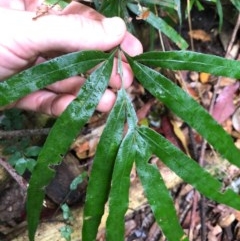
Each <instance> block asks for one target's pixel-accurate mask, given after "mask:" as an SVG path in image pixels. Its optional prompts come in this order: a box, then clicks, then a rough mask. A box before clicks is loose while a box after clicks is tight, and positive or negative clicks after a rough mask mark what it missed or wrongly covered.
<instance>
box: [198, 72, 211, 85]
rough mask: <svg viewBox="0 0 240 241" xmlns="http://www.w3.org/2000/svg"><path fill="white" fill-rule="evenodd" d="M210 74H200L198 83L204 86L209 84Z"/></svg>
mask: <svg viewBox="0 0 240 241" xmlns="http://www.w3.org/2000/svg"><path fill="white" fill-rule="evenodd" d="M210 76H211V75H210V74H209V73H204V72H202V73H200V81H201V82H202V83H203V84H206V83H208V82H209V79H210Z"/></svg>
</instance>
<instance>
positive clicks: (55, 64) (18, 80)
mask: <svg viewBox="0 0 240 241" xmlns="http://www.w3.org/2000/svg"><path fill="white" fill-rule="evenodd" d="M108 57H109V54H105V53H103V52H100V51H80V52H76V53H70V54H67V55H64V56H61V57H57V58H55V59H51V60H49V61H47V62H44V63H42V64H39V65H36V66H34V67H32V68H30V69H27V70H24V71H22V72H21V73H19V74H16V75H14V76H13V77H11V78H9V79H7V80H5V81H3V82H0V96H1V98H0V106H4V105H7V104H10V103H11V102H14V101H16V100H18V99H19V98H21V97H23V96H25V95H27V94H30V93H31V92H34V91H36V90H39V89H42V88H44V87H45V86H47V85H49V84H52V83H54V82H56V81H59V80H63V79H65V78H68V77H71V76H75V75H78V74H80V73H84V72H86V71H87V70H89V69H91V68H93V67H94V66H96V65H97V64H99V63H100V62H102V61H103V60H105V59H107V58H108Z"/></svg>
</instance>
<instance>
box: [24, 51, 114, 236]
mask: <svg viewBox="0 0 240 241" xmlns="http://www.w3.org/2000/svg"><path fill="white" fill-rule="evenodd" d="M113 57H114V53H113V54H111V56H110V57H109V58H108V60H106V61H105V63H104V64H103V65H102V66H101V67H99V68H98V69H97V70H95V71H94V72H93V73H92V74H91V75H90V77H89V78H88V79H87V81H86V82H85V84H84V85H83V87H82V88H81V90H80V93H79V96H78V97H77V99H75V100H74V101H73V102H72V103H71V104H70V105H69V106H68V108H67V109H66V110H65V111H64V113H63V114H62V115H61V116H60V117H59V118H58V119H57V121H56V123H55V125H54V126H53V128H52V130H51V132H50V133H49V136H48V138H47V140H46V142H45V144H44V147H43V149H42V151H41V152H40V154H39V158H38V161H37V165H36V167H35V169H34V171H33V173H32V177H31V179H30V183H29V188H28V197H27V220H28V230H29V239H30V240H31V241H32V240H34V234H35V231H36V228H37V225H38V222H39V216H40V212H41V207H42V202H43V198H44V187H45V186H46V185H47V184H48V183H49V182H50V180H51V179H52V178H53V176H54V171H53V170H52V169H51V166H52V165H56V164H58V163H59V162H60V161H61V159H62V157H63V156H64V155H65V153H66V151H67V149H68V148H69V146H70V144H71V143H72V141H73V140H74V138H75V137H76V135H77V134H78V133H79V131H80V128H82V127H83V125H84V124H85V123H86V122H87V120H88V119H89V118H90V117H91V115H92V114H93V112H94V110H95V107H96V106H97V104H98V102H99V100H100V98H101V96H102V94H103V92H104V91H105V89H106V87H107V85H108V81H109V78H110V76H111V72H112V66H113Z"/></svg>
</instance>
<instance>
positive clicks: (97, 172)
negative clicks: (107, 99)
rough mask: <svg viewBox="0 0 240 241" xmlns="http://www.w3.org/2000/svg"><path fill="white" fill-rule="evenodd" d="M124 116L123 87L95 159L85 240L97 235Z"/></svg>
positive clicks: (83, 232)
mask: <svg viewBox="0 0 240 241" xmlns="http://www.w3.org/2000/svg"><path fill="white" fill-rule="evenodd" d="M125 119H126V100H125V94H124V90H122V89H121V90H120V91H118V97H117V101H116V103H115V105H114V107H113V109H112V111H111V113H110V115H109V117H108V119H107V123H106V126H105V129H104V131H103V133H102V135H101V139H100V141H99V143H98V147H97V151H96V154H95V158H94V160H93V166H92V170H91V175H90V179H89V183H88V188H87V195H86V202H85V205H84V223H83V231H82V239H83V240H84V241H92V240H95V239H96V236H97V230H98V226H99V224H100V221H101V217H102V215H103V213H104V206H105V203H106V202H107V199H108V194H109V189H110V185H111V178H112V171H113V166H114V162H115V158H116V156H117V151H118V148H119V145H120V143H121V141H122V138H123V127H124V122H125Z"/></svg>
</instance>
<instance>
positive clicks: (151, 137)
mask: <svg viewBox="0 0 240 241" xmlns="http://www.w3.org/2000/svg"><path fill="white" fill-rule="evenodd" d="M138 131H139V133H140V135H141V136H142V137H143V138H144V139H145V141H147V142H148V145H149V146H150V147H151V151H152V153H154V154H155V155H157V156H158V157H159V158H160V159H161V161H163V162H164V163H165V164H166V165H167V166H168V167H169V168H170V169H171V170H172V171H174V172H175V173H176V174H177V175H178V176H179V177H181V178H182V179H183V180H184V181H186V182H187V183H189V184H191V185H192V186H193V187H195V188H196V189H197V190H198V191H199V192H201V193H202V194H203V195H204V196H206V197H208V198H210V199H212V200H214V201H216V202H219V203H223V204H226V205H228V206H231V207H233V208H235V209H238V210H240V198H239V195H238V194H237V193H234V192H233V191H232V190H230V189H227V190H225V191H224V190H223V187H222V185H221V183H220V182H219V181H217V180H216V179H215V178H213V177H212V176H211V175H210V174H209V173H208V172H207V171H205V170H204V169H203V168H202V167H200V166H199V165H198V164H197V163H196V162H195V161H194V160H192V159H190V158H189V157H188V156H186V155H185V154H184V153H183V152H182V151H180V150H179V149H178V148H177V147H176V146H174V145H173V144H172V143H171V142H169V141H168V140H167V139H166V138H164V137H162V136H161V135H159V134H158V133H156V132H155V131H153V130H151V129H149V128H147V127H143V126H142V127H140V128H139V130H138Z"/></svg>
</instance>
